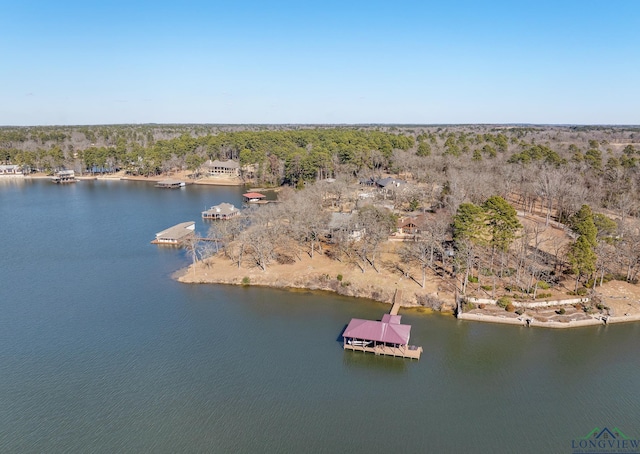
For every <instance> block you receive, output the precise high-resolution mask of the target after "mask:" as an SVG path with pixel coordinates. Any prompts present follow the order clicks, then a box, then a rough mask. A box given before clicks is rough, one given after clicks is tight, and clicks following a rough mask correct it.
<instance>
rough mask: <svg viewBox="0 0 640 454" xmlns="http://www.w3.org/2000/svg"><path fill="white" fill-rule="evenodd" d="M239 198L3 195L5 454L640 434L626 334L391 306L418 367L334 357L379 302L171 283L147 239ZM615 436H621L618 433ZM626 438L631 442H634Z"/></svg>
mask: <svg viewBox="0 0 640 454" xmlns="http://www.w3.org/2000/svg"><path fill="white" fill-rule="evenodd" d="M242 192H243V191H242V189H241V188H227V187H225V188H213V187H197V186H189V187H187V188H184V189H182V190H176V191H162V190H158V189H155V188H154V187H153V185H152V184H147V183H139V182H118V181H115V182H103V181H82V182H79V183H77V184H75V185H68V186H56V185H51V184H50V183H49V182H48V181H35V182H34V181H24V182H14V181H6V182H5V181H2V182H0V235H2V236H1V237H2V238H3V247H2V254H0V276H2V281H1V283H2V289H1V296H2V298H0V367H1V368H2V370H1V372H2V373H0V402H2V406H0V452H3V453H5V452H86V451H91V452H138V451H142V452H185V451H186V452H343V451H349V452H381V451H388V450H396V451H398V450H400V451H404V452H465V451H468V452H494V451H497V452H531V453H539V452H568V450H569V448H570V441H571V440H572V439H574V438H576V437H577V436H584V435H585V434H586V433H588V432H589V431H590V430H591V429H593V427H596V426H599V427H603V426H607V425H611V426H617V427H619V428H620V429H621V430H622V431H623V432H625V433H627V432H629V433H627V435H629V436H640V433H638V431H639V430H640V429H638V428H637V424H635V423H636V421H637V408H638V407H639V405H640V398H639V397H638V394H637V392H636V390H635V383H636V381H637V376H638V373H639V372H640V359H639V357H638V355H637V354H636V344H637V339H638V338H639V335H640V325H638V324H631V325H617V326H610V327H606V326H605V327H589V328H582V329H577V330H573V331H555V330H544V329H527V328H522V327H515V326H502V325H488V324H477V323H471V322H458V321H456V320H455V319H453V318H452V317H451V316H444V315H439V314H433V315H424V314H420V313H418V312H417V311H405V312H401V313H402V314H403V323H408V324H411V325H412V326H413V328H412V333H411V341H412V343H415V344H416V345H421V346H422V347H423V348H424V353H423V355H422V359H421V360H420V361H415V360H405V359H399V358H392V357H385V356H375V355H372V354H364V353H361V352H351V351H343V349H342V342H341V341H342V339H341V333H342V330H343V329H344V327H345V326H346V324H347V323H348V322H349V320H350V319H351V318H353V317H358V318H367V319H373V320H377V319H380V317H381V316H382V314H383V313H385V312H386V311H387V310H388V306H386V305H383V304H380V303H375V302H371V301H366V300H354V299H350V298H346V297H340V296H335V295H330V294H326V293H315V292H304V291H303V292H287V291H278V290H270V289H263V288H254V287H233V286H212V285H183V284H179V283H177V282H175V281H174V280H172V279H170V275H171V274H172V273H173V272H175V271H176V270H177V269H179V268H181V267H183V266H185V265H186V264H187V263H188V259H187V257H185V255H184V252H183V251H180V250H175V249H162V248H157V247H155V246H153V245H150V244H149V241H150V240H151V239H152V238H153V236H154V234H155V232H157V231H160V230H162V229H163V228H166V227H167V226H170V225H174V224H176V223H178V222H183V221H186V220H196V221H197V225H196V229H197V230H198V231H199V232H201V233H206V229H207V225H206V224H205V223H203V222H201V220H200V217H199V216H200V212H201V211H202V210H203V209H205V208H207V207H209V206H211V205H215V204H218V203H221V202H231V203H234V204H236V205H237V206H239V205H240V204H241V198H242V197H241V194H242ZM625 429H627V430H625ZM634 431H635V432H634Z"/></svg>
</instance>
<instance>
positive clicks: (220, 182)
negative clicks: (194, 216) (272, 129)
mask: <svg viewBox="0 0 640 454" xmlns="http://www.w3.org/2000/svg"><path fill="white" fill-rule="evenodd" d="M187 175H188V173H187V172H178V173H176V174H173V175H161V176H153V177H145V176H132V175H125V174H124V172H119V173H116V174H110V175H76V180H78V181H85V180H87V181H88V180H107V181H148V182H153V183H157V182H158V181H162V180H181V181H184V182H185V183H186V184H187V185H190V184H197V185H204V186H244V185H245V184H246V183H245V182H244V181H242V179H240V178H225V177H210V178H201V179H198V180H192V179H189V178H188V176H187ZM23 178H26V179H29V178H30V179H34V180H42V179H46V180H50V179H51V178H52V175H44V174H31V175H25V176H24V177H23Z"/></svg>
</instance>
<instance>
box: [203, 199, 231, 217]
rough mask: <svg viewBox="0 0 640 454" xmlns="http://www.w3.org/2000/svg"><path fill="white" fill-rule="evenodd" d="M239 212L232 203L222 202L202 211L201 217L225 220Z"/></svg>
mask: <svg viewBox="0 0 640 454" xmlns="http://www.w3.org/2000/svg"><path fill="white" fill-rule="evenodd" d="M239 214H240V210H239V209H237V208H236V207H235V206H234V205H233V204H232V203H226V202H223V203H221V204H220V205H214V206H212V207H211V208H209V209H208V210H206V211H203V212H202V219H212V220H218V219H220V220H227V219H231V218H234V217H236V216H238V215H239Z"/></svg>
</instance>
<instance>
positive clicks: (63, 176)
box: [51, 170, 78, 184]
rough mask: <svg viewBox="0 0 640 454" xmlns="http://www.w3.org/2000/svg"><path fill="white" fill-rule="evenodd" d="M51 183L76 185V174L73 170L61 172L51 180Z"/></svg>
mask: <svg viewBox="0 0 640 454" xmlns="http://www.w3.org/2000/svg"><path fill="white" fill-rule="evenodd" d="M51 181H53V182H54V183H58V184H64V183H75V182H76V181H78V180H76V173H75V172H74V171H73V170H60V171H59V172H56V174H55V176H54V177H53V178H51Z"/></svg>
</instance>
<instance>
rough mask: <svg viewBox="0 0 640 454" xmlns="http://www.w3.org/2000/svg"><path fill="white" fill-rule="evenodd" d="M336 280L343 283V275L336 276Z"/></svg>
mask: <svg viewBox="0 0 640 454" xmlns="http://www.w3.org/2000/svg"><path fill="white" fill-rule="evenodd" d="M336 279H338V281H339V282H342V274H338V275H337V276H336Z"/></svg>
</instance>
